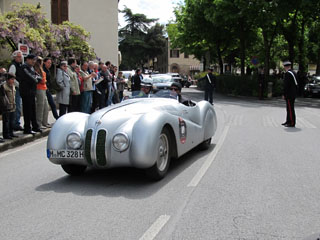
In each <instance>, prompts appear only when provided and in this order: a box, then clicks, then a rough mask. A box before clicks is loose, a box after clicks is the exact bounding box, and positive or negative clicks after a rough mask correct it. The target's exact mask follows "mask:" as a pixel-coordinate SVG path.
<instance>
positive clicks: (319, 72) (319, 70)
mask: <svg viewBox="0 0 320 240" xmlns="http://www.w3.org/2000/svg"><path fill="white" fill-rule="evenodd" d="M316 75H320V47H318V56H317V69H316Z"/></svg>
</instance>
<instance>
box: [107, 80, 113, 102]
mask: <svg viewBox="0 0 320 240" xmlns="http://www.w3.org/2000/svg"><path fill="white" fill-rule="evenodd" d="M112 97H113V91H112V83H111V82H109V83H108V99H107V106H110V105H111V104H112Z"/></svg>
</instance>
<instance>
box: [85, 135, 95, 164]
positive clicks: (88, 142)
mask: <svg viewBox="0 0 320 240" xmlns="http://www.w3.org/2000/svg"><path fill="white" fill-rule="evenodd" d="M91 139H92V129H89V130H88V131H87V134H86V139H85V144H84V155H85V157H86V159H87V162H88V164H89V165H91V166H92V165H93V163H92V159H91Z"/></svg>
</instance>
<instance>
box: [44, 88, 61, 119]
mask: <svg viewBox="0 0 320 240" xmlns="http://www.w3.org/2000/svg"><path fill="white" fill-rule="evenodd" d="M46 94H47V99H48V103H49V105H50V107H51V110H52V114H53V117H54V118H55V119H56V120H57V119H58V118H59V115H58V112H57V106H56V103H55V102H54V100H53V97H52V95H51V93H50V91H49V90H47V91H46Z"/></svg>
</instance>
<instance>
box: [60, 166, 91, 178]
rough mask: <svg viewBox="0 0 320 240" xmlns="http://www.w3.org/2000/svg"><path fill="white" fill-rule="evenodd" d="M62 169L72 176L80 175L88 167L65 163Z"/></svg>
mask: <svg viewBox="0 0 320 240" xmlns="http://www.w3.org/2000/svg"><path fill="white" fill-rule="evenodd" d="M61 167H62V169H63V170H64V171H65V172H66V173H68V174H69V175H71V176H80V175H82V174H83V173H84V171H85V170H86V169H87V166H83V165H74V164H63V165H61Z"/></svg>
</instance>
